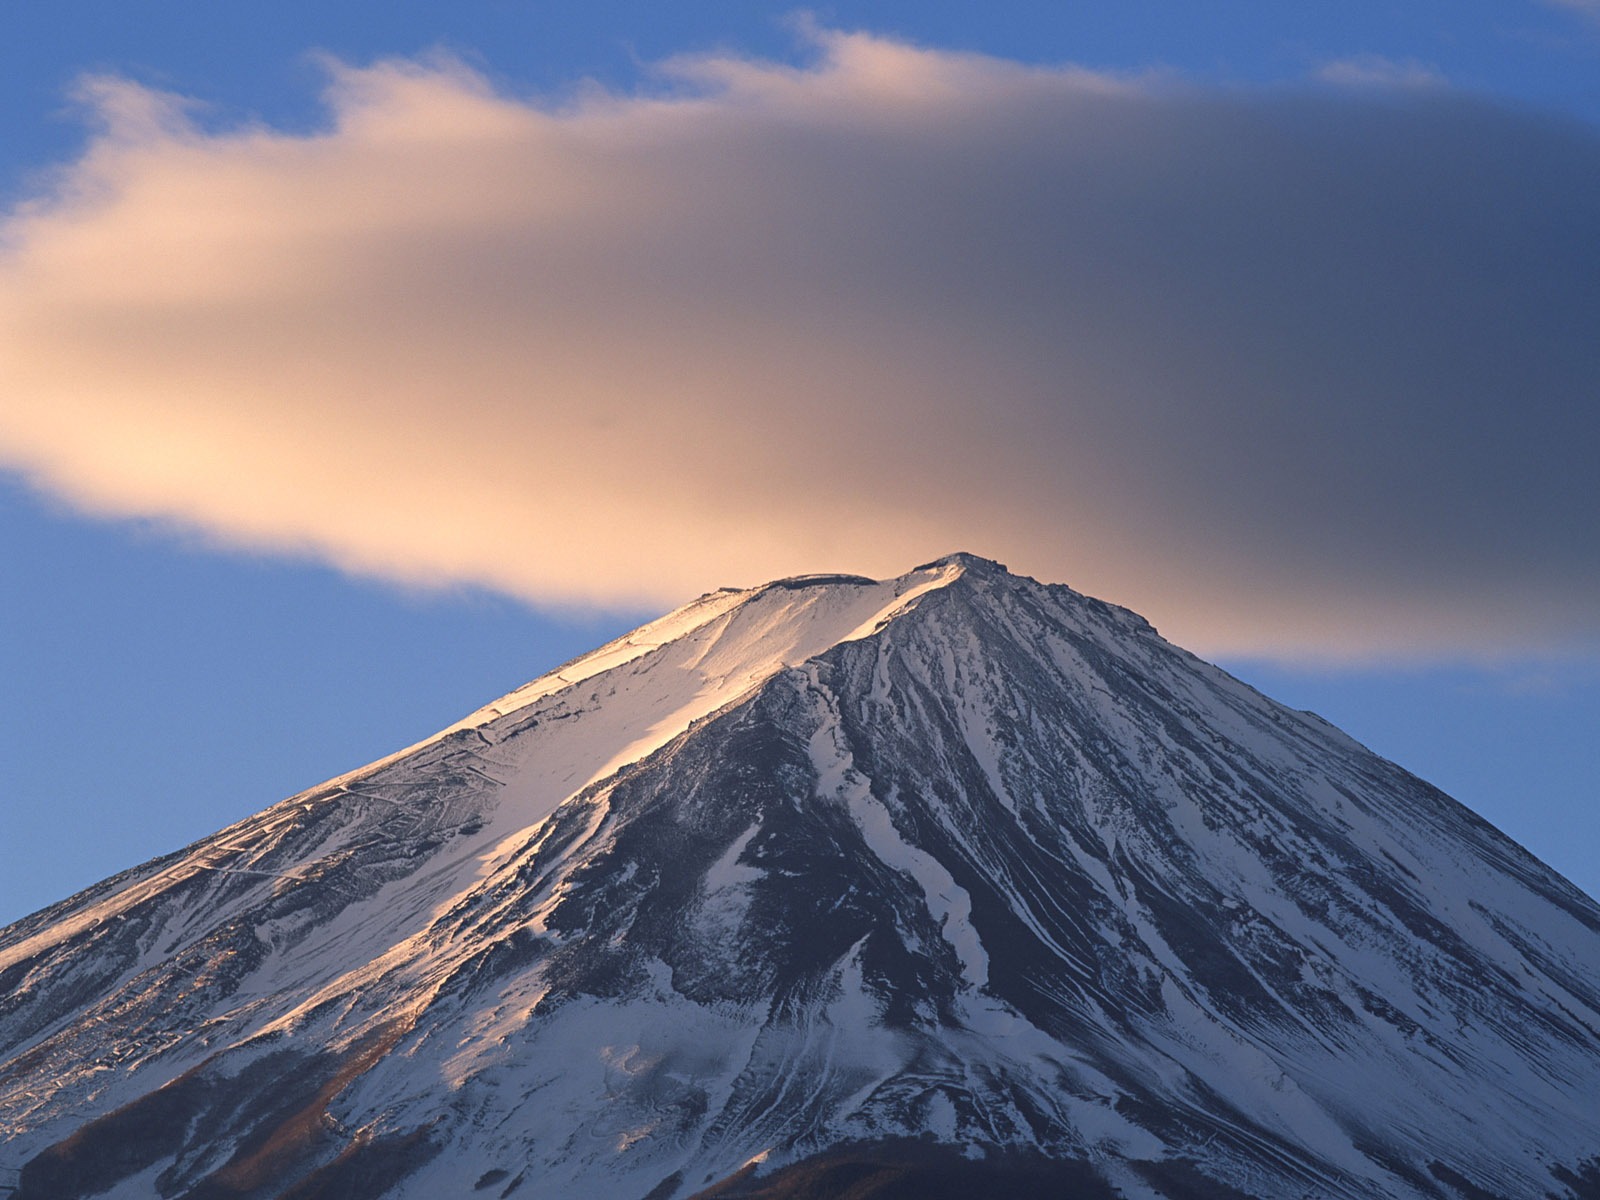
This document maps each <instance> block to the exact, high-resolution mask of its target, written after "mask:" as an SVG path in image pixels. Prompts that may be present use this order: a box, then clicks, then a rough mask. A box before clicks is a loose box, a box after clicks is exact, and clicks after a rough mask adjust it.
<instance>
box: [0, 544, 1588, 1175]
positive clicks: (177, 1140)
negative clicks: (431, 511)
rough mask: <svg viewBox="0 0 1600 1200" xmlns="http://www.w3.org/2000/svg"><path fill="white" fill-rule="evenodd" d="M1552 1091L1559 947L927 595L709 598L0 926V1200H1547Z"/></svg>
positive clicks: (1177, 689) (1086, 615)
mask: <svg viewBox="0 0 1600 1200" xmlns="http://www.w3.org/2000/svg"><path fill="white" fill-rule="evenodd" d="M1596 1096H1600V908H1597V906H1596V905H1595V904H1594V903H1593V902H1591V901H1590V900H1588V899H1587V898H1586V897H1584V896H1583V895H1582V894H1581V893H1579V892H1578V891H1577V890H1576V889H1574V888H1573V887H1571V886H1570V885H1569V884H1567V883H1566V882H1565V881H1564V880H1562V879H1561V878H1560V877H1559V876H1557V875H1555V874H1554V873H1553V872H1551V871H1550V870H1548V869H1547V868H1546V867H1544V866H1543V865H1542V864H1540V863H1539V862H1537V861H1536V860H1535V859H1533V858H1532V857H1531V856H1529V855H1528V854H1527V853H1526V852H1524V851H1523V850H1522V849H1520V848H1519V847H1518V846H1516V845H1514V844H1513V843H1511V842H1509V841H1508V840H1507V839H1506V838H1505V837H1503V836H1502V835H1501V834H1499V833H1498V832H1496V831H1495V830H1494V829H1492V828H1491V827H1489V826H1488V825H1486V824H1485V823H1483V822H1482V821H1480V820H1478V819H1477V818H1476V817H1474V816H1473V815H1472V814H1470V813H1468V812H1467V811H1466V810H1465V809H1463V808H1461V807H1460V806H1459V805H1457V804H1455V803H1454V802H1453V801H1451V800H1450V799H1449V798H1448V797H1446V796H1444V795H1442V794H1440V793H1439V792H1438V791H1436V790H1435V789H1433V788H1431V787H1429V786H1428V785H1427V784H1425V783H1423V782H1421V781H1420V780H1417V779H1415V778H1414V777H1412V776H1410V775H1408V774H1406V773H1405V772H1404V771H1402V770H1400V769H1399V768H1397V767H1395V766H1394V765H1392V764H1390V763H1388V762H1385V761H1383V760H1382V759H1379V758H1377V757H1376V756H1374V755H1372V754H1371V753H1370V752H1368V751H1366V750H1365V749H1363V748H1362V747H1361V746H1359V745H1358V744H1356V743H1355V742H1353V741H1352V740H1350V739H1349V738H1347V737H1345V736H1344V735H1343V734H1341V733H1339V732H1338V731H1337V730H1336V729H1334V728H1332V727H1331V726H1329V725H1328V724H1326V723H1325V722H1323V721H1321V720H1320V719H1319V718H1317V717H1315V716H1311V715H1309V714H1305V713H1299V712H1295V711H1292V710H1289V709H1286V708H1284V707H1282V706H1280V705H1278V704H1275V703H1274V702H1272V701H1270V700H1268V699H1266V698H1265V697H1263V696H1261V695H1259V694H1258V693H1256V692H1254V691H1252V690H1251V689H1250V688H1248V687H1245V686H1244V685H1242V684H1240V683H1238V682H1237V681H1235V680H1233V679H1232V678H1230V677H1229V676H1228V675H1226V674H1225V673H1223V672H1221V671H1219V670H1217V669H1216V668H1214V667H1211V666H1209V665H1207V664H1205V663H1203V662H1200V661H1199V660H1197V659H1195V658H1194V657H1193V656H1191V655H1189V654H1187V653H1185V652H1184V651H1182V650H1179V649H1177V648H1175V647H1173V646H1171V645H1169V644H1167V643H1166V642H1164V641H1162V640H1161V638H1160V637H1158V636H1157V635H1156V633H1155V631H1154V630H1152V629H1151V628H1150V627H1149V626H1148V625H1147V624H1146V623H1145V622H1143V621H1142V620H1141V619H1139V618H1138V617H1137V616H1135V615H1133V614H1132V613H1129V612H1127V611H1125V610H1122V609H1118V608H1115V607H1113V606H1110V605H1106V604H1103V603H1100V602H1098V601H1095V600H1091V599H1089V598H1087V597H1084V596H1081V595H1079V594H1077V593H1075V592H1073V591H1071V590H1070V589H1068V588H1065V587H1059V586H1046V585H1042V584H1039V583H1036V582H1034V581H1033V580H1030V579H1024V578H1019V577H1016V576H1013V575H1010V574H1008V573H1006V572H1005V571H1004V569H1003V568H1001V567H999V566H998V565H997V564H994V563H989V562H985V561H984V560H981V559H975V558H972V557H970V556H965V555H958V556H955V557H952V558H949V559H944V560H940V561H939V562H936V563H932V564H929V565H928V566H926V567H922V568H919V569H917V570H916V571H912V572H910V573H909V574H907V575H905V576H903V577H901V578H899V579H894V580H887V581H883V582H874V581H871V580H865V579H860V578H855V577H850V576H826V577H809V578H802V579H794V580H784V581H780V582H778V583H774V584H769V585H767V586H766V587H762V588H756V589H753V590H750V591H735V590H724V591H721V592H715V593H710V594H708V595H706V596H704V597H702V598H701V599H700V600H698V601H696V602H694V603H693V604H690V605H688V606H686V607H685V608H684V609H681V610H679V611H678V612H676V613H673V614H670V615H669V616H667V617H664V618H662V619H661V620H660V621H658V622H654V623H653V624H651V625H647V626H644V627H643V628H641V629H640V630H637V631H635V632H634V633H633V634H630V635H628V636H627V637H625V638H623V639H619V640H618V641H617V642H614V643H612V644H611V645H609V646H606V647H602V648H601V649H600V650H598V651H596V652H595V653H594V654H591V655H589V656H586V657H585V658H583V659H579V660H577V661H575V662H573V663H570V664H568V665H567V666H566V667H563V668H561V669H560V670H559V671H556V672H553V673H552V674H550V675H548V676H545V677H544V678H542V679H540V680H536V681H535V682H534V683H531V684H529V685H528V686H527V687H525V688H522V689H519V690H518V691H516V692H513V693H511V694H510V695H509V696H506V697H503V698H502V699H501V700H499V701H497V702H495V703H494V704H492V705H490V706H488V707H486V708H485V709H482V710H480V711H479V712H477V713H474V714H472V715H471V716H470V717H468V718H466V719H465V720H463V721H462V722H460V723H458V724H457V725H456V726H454V727H452V728H451V729H450V730H447V731H445V732H444V733H442V734H440V735H439V736H438V737H436V738H434V739H432V740H430V741H428V742H426V743H423V744H421V745H419V746H416V747H412V748H411V749H409V750H407V751H404V752H402V753H400V754H398V755H395V756H393V757H392V758H390V759H386V760H384V761H382V762H379V763H376V764H373V765H372V766H370V767H367V768H365V769H363V770H360V771H357V772H354V773H353V774H351V775H348V776H345V777H343V778H341V779H338V780H334V781H332V782H330V783H329V784H326V785H324V786H323V787H321V788H317V789H314V790H312V791H310V792H307V793H305V794H303V795H300V796H296V797H293V798H292V799H290V800H287V801H285V802H284V803H283V804H280V805H278V806H276V807H274V808H272V809H269V810H267V811H266V812H264V813H262V814H260V815H259V816H257V817H254V818H251V819H250V820H247V821H244V822H242V823H240V824H239V825H236V826H234V827H232V828H230V829H227V830H224V831H223V832H222V833H220V834H218V835H216V836H215V837H213V838H209V839H207V840H205V841H203V842H200V843H197V844H196V845H194V846H191V847H189V848H188V849H186V850H184V851H181V852H179V853H177V854H174V855H171V856H169V857H167V858H164V859H160V860H157V861H156V862H152V863H149V864H146V865H145V866H143V867H139V868H137V869H135V870H133V871H130V872H127V873H125V874H124V875H121V876H118V877H116V878H114V879H111V880H108V881H107V882H106V883H104V884H102V885H100V886H99V887H97V888H94V889H91V890H90V891H88V892H85V893H83V894H81V895H79V896H76V897H74V898H72V899H71V900H68V901H66V902H64V903H62V904H60V905H57V906H55V907H54V908H52V909H48V910H46V911H45V912H42V913H39V914H37V915H36V916H33V917H30V918H28V919H27V920H24V921H22V922H19V923H18V924H16V925H14V926H12V927H10V928H9V929H7V930H5V931H3V933H0V1138H3V1139H4V1141H3V1142H0V1167H5V1166H9V1167H11V1168H15V1169H18V1170H20V1172H21V1174H20V1182H21V1187H20V1195H21V1196H22V1197H25V1198H26V1200H45V1198H49V1200H57V1198H66V1197H85V1196H90V1195H103V1194H109V1195H112V1196H118V1197H148V1196H151V1195H159V1196H163V1197H186V1198H192V1200H199V1198H212V1197H215V1198H219V1200H220V1198H223V1197H243V1196H250V1197H280V1196H281V1197H299V1198H305V1197H341V1198H360V1197H373V1198H376V1197H413V1198H431V1197H439V1196H457V1195H460V1196H465V1195H483V1196H486V1197H489V1196H495V1197H500V1196H504V1197H509V1196H513V1195H522V1196H538V1197H540V1198H541V1200H562V1198H565V1197H582V1198H583V1200H589V1198H591V1197H596V1196H602V1197H613V1196H615V1197H646V1196H648V1197H650V1198H651V1200H667V1198H669V1197H677V1198H685V1197H690V1196H701V1195H703V1196H707V1197H711V1196H718V1197H728V1198H733V1197H751V1198H755V1197H760V1198H763V1200H778V1198H780V1197H783V1198H798V1197H817V1198H821V1197H869V1196H870V1197H880V1198H884V1197H894V1196H912V1195H915V1196H918V1197H924V1198H925V1197H929V1196H936V1195H942V1194H946V1193H948V1194H951V1195H957V1194H959V1195H963V1196H981V1195H985V1194H992V1195H1016V1194H1029V1193H1037V1194H1052V1195H1063V1196H1079V1197H1084V1198H1085V1200H1099V1197H1102V1196H1110V1195H1118V1194H1120V1195H1122V1196H1126V1197H1157V1196H1165V1197H1182V1196H1194V1197H1261V1198H1276V1197H1302V1196H1307V1195H1310V1196H1318V1197H1369V1198H1374V1200H1376V1198H1379V1197H1382V1198H1394V1197H1399V1198H1413V1197H1463V1198H1468V1200H1476V1198H1478V1197H1483V1196H1529V1197H1544V1196H1547V1195H1548V1196H1556V1197H1579V1198H1584V1197H1596V1196H1600V1118H1597V1116H1596V1109H1595V1097H1596ZM940 1189H943V1191H941V1190H940Z"/></svg>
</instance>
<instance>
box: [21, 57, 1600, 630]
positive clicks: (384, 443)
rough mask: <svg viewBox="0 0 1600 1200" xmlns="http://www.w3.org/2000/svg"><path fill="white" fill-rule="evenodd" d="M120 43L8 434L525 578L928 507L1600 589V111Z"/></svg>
mask: <svg viewBox="0 0 1600 1200" xmlns="http://www.w3.org/2000/svg"><path fill="white" fill-rule="evenodd" d="M330 69H331V84H330V88H329V91H328V109H329V113H330V120H329V124H328V126H327V128H326V129H325V130H323V131H321V132H318V133H315V134H309V135H308V134H300V133H295V134H290V133H283V132H279V131H275V130H272V129H267V128H244V129H236V130H230V131H223V132H216V131H211V130H206V129H204V128H202V127H200V126H197V125H195V124H193V123H191V122H190V120H189V119H188V117H187V116H186V113H185V109H184V107H183V105H182V104H180V103H178V102H176V101H173V100H171V99H170V98H165V97H162V96H159V95H156V94H152V93H151V92H149V91H147V90H144V89H142V88H139V87H137V86H135V85H132V84H128V83H124V82H117V81H101V82H99V83H96V84H94V85H92V87H91V88H90V92H91V93H92V95H91V98H92V100H93V102H94V103H95V105H96V106H97V110H98V113H99V114H100V117H101V118H102V120H103V121H104V129H103V131H102V132H100V133H99V134H98V136H97V137H96V138H95V139H94V140H93V141H92V143H91V145H90V147H89V149H88V150H87V152H86V153H85V155H84V156H83V158H82V159H81V160H80V161H79V162H77V163H75V164H72V165H71V166H70V167H68V168H66V169H64V170H63V171H62V172H61V173H60V175H59V176H58V177H57V178H56V179H55V181H54V182H53V184H52V186H51V188H50V189H49V190H48V192H47V193H45V194H43V195H41V196H40V197H39V198H38V199H36V200H35V201H33V202H31V203H30V204H28V205H26V206H24V207H22V208H20V209H18V210H16V211H14V212H13V213H12V214H11V215H10V217H9V219H8V220H7V221H6V223H5V225H4V227H3V231H0V236H3V239H4V243H3V244H4V252H3V253H4V257H3V262H0V327H3V329H4V331H5V332H4V338H5V347H6V348H5V352H4V355H3V357H0V392H3V394H4V395H5V397H6V401H5V403H4V405H3V407H0V463H5V464H9V465H10V466H11V467H13V468H14V469H16V470H19V471H21V472H23V473H24V474H25V475H26V476H27V477H28V478H29V479H31V480H32V481H33V482H34V483H35V485H36V486H38V487H40V488H42V489H46V490H48V491H50V492H52V493H54V494H57V495H59V496H63V497H66V498H68V499H69V500H71V501H72V502H74V503H76V504H77V505H79V506H81V507H83V508H85V509H87V510H90V511H93V512H98V513H103V514H113V515H131V514H137V515H146V516H158V517H166V518H171V519H173V520H176V521H178V522H181V523H183V524H185V525H187V526H190V527H194V528H198V529H201V530H204V531H207V532H209V533H210V534H211V535H213V536H215V537H216V538H218V539H221V540H222V541H224V542H226V543H230V544H238V545H245V546H250V547H258V548H265V549H269V550H275V551H287V552H294V553H306V554H311V555H315V556H319V557H321V558H324V559H327V560H329V561H332V562H335V563H337V564H339V565H341V566H343V567H345V568H347V569H350V570H353V571H358V572H365V573H371V574H375V575H380V576H385V577H390V578H394V579H399V580H405V581H413V582H420V583H424V584H432V583H458V582H468V583H473V584H481V585H486V586H489V587H493V588H497V589H501V590H503V591H506V592H509V593H512V594H515V595H519V596H523V597H526V598H528V599H530V600H533V601H536V602H546V603H568V602H577V603H591V602H599V603H633V602H652V603H663V604H664V603H667V602H671V601H674V600H677V599H681V598H683V597H685V596H687V595H690V594H693V593H695V592H697V591H700V590H704V589H705V588H706V587H710V586H715V585H720V584H726V583H750V582H754V581H756V580H759V579H763V578H768V577H771V576H775V575H782V574H790V573H795V572H799V571H807V570H821V569H843V570H856V571H862V572H865V573H868V574H884V573H891V572H898V571H901V570H904V569H905V568H907V567H908V566H910V565H911V564H913V563H915V562H918V561H921V560H923V559H926V558H930V557H933V556H934V555H937V554H939V553H943V552H945V551H947V550H950V549H953V548H965V549H971V550H975V551H977V552H980V553H985V554H989V555H992V556H994V557H998V558H1001V559H1004V560H1006V561H1007V562H1009V563H1010V564H1011V565H1012V566H1013V567H1014V568H1017V569H1021V570H1025V571H1028V572H1030V573H1032V574H1036V575H1039V576H1040V577H1043V578H1050V579H1060V580H1064V581H1066V582H1069V583H1072V584H1073V585H1074V586H1076V587H1079V588H1080V589H1082V590H1086V591H1090V592H1093V593H1096V594H1100V595H1103V596H1106V597H1107V598H1110V599H1115V600H1119V601H1121V602H1123V603H1127V604H1130V605H1132V606H1133V607H1136V608H1138V609H1139V610H1141V611H1143V612H1145V613H1146V614H1147V615H1149V616H1150V617H1151V618H1152V619H1153V620H1155V621H1156V623H1157V624H1158V625H1159V626H1160V627H1161V628H1162V629H1163V631H1164V632H1166V633H1168V634H1169V636H1173V637H1175V638H1178V639H1180V640H1184V641H1186V642H1187V643H1189V644H1192V645H1196V646H1198V647H1202V648H1205V649H1208V650H1213V651H1216V650H1234V651H1239V650H1257V651H1269V652H1285V653H1299V654H1306V653H1324V654H1335V655H1337V654H1343V653H1363V652H1391V651H1394V650H1397V649H1406V648H1410V649H1420V650H1425V651H1432V650H1445V651H1450V650H1460V649H1463V648H1472V647H1480V648H1489V649H1494V648H1500V647H1503V648H1511V647H1521V646H1527V645H1534V644H1540V643H1550V642H1561V641H1562V640H1564V639H1566V640H1570V639H1577V638H1586V637H1593V636H1594V635H1595V634H1596V632H1597V629H1600V604H1597V603H1596V596H1597V595H1600V503H1596V490H1597V489H1596V484H1595V476H1594V467H1593V454H1594V449H1593V448H1594V446H1595V445H1597V444H1600V416H1597V413H1596V409H1597V405H1596V403H1595V400H1596V387H1597V380H1600V333H1597V330H1600V298H1597V297H1600V292H1597V289H1600V284H1597V280H1600V259H1597V257H1596V256H1597V254H1600V189H1596V188H1595V187H1594V186H1593V181H1594V180H1595V179H1597V178H1600V139H1597V137H1596V135H1595V131H1594V130H1592V129H1589V128H1587V127H1582V126H1576V125H1571V124H1562V123H1558V122H1556V121H1554V120H1546V119H1543V118H1540V117H1537V116H1532V115H1528V114H1523V113H1513V112H1508V111H1504V110H1500V109H1497V108H1495V107H1494V106H1492V105H1490V104H1487V103H1484V102H1480V101H1473V100H1470V99H1466V98H1463V97H1461V96H1459V95H1457V94H1455V93H1452V92H1450V91H1448V90H1447V89H1445V88H1443V87H1437V88H1430V89H1421V90H1413V91H1404V90H1394V89H1384V88H1378V89H1375V90H1371V89H1365V88H1363V89H1356V90H1354V91H1352V90H1350V89H1344V88H1338V89H1317V88H1309V87H1308V88H1307V89H1306V90H1304V91H1300V92H1291V91H1282V90H1279V91H1265V92H1244V91H1227V90H1209V91H1208V90H1202V89H1198V88H1194V87H1189V86H1185V85H1183V84H1181V83H1178V82H1175V81H1172V80H1159V79H1157V80H1124V79H1113V78H1107V77H1104V76H1098V75H1094V74H1091V73H1088V72H1084V71H1079V70H1073V69H1061V70H1042V69H1037V68H1029V67H1024V66H1020V65H1017V64H1012V63H1008V62H1003V61H998V60H993V59H987V58H981V57H975V56H958V55H952V54H946V53H936V52H931V51H925V50H920V49H916V48H912V47H908V46H903V45H898V44H895V43H892V42H886V41H882V40H878V39H874V38H870V37H866V36H858V35H841V34H831V33H823V34H820V35H819V52H818V61H817V62H816V63H815V64H814V65H811V66H809V67H804V68H796V67H791V66H782V65H775V64H768V63H761V62H752V61H746V60H740V59H734V58H706V59H694V60H683V61H679V62H675V63H672V64H669V66H668V72H667V74H668V78H667V84H666V86H664V87H663V88H662V89H661V90H659V91H657V92H654V93H649V94H640V95H615V94H607V93H592V94H588V95H585V96H584V97H583V98H581V99H580V100H578V101H576V102H574V103H572V104H571V105H569V106H567V107H561V108H552V107H548V106H544V105H541V104H539V103H537V102H530V101H528V100H525V99H520V98H517V97H512V96H507V95H504V94H500V93H497V92H496V91H495V90H494V89H492V88H491V87H490V86H489V85H488V84H487V83H485V82H484V81H483V80H482V79H480V78H479V77H477V76H475V75H474V74H473V73H471V72H470V71H468V70H466V69H465V68H463V67H461V66H459V65H458V64H453V63H450V62H448V61H438V62H428V63H416V62H388V63H380V64H378V65H376V66H372V67H368V68H362V69H357V68H351V67H346V66H341V65H337V64H335V65H333V66H332V67H331V68H330Z"/></svg>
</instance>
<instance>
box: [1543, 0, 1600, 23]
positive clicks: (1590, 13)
mask: <svg viewBox="0 0 1600 1200" xmlns="http://www.w3.org/2000/svg"><path fill="white" fill-rule="evenodd" d="M1544 2H1545V3H1546V4H1548V5H1549V6H1550V7H1551V8H1564V9H1566V10H1567V11H1568V12H1575V13H1578V14H1580V15H1581V16H1585V17H1588V18H1590V19H1591V20H1595V21H1600V0H1544Z"/></svg>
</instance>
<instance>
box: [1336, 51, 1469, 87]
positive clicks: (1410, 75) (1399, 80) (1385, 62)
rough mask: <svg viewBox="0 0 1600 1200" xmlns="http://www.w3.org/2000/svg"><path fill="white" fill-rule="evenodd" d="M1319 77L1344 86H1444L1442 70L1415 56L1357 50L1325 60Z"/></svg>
mask: <svg viewBox="0 0 1600 1200" xmlns="http://www.w3.org/2000/svg"><path fill="white" fill-rule="evenodd" d="M1316 77H1317V78H1318V79H1320V80H1321V81H1322V82H1324V83H1334V84H1339V85H1340V86H1343V87H1379V88H1427V87H1443V86H1444V85H1445V83H1446V80H1445V77H1444V74H1443V72H1441V71H1440V70H1439V68H1438V67H1436V66H1433V65H1432V64H1430V63H1424V62H1419V61H1417V60H1416V59H1414V58H1405V59H1393V58H1385V57H1383V56H1382V55H1381V54H1358V55H1356V56H1355V57H1353V58H1339V59H1335V60H1333V61H1332V62H1327V63H1324V64H1323V65H1322V66H1321V67H1319V68H1318V69H1317V72H1316Z"/></svg>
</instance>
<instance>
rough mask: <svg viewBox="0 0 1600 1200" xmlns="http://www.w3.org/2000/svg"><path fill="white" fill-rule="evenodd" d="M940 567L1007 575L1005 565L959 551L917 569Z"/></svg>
mask: <svg viewBox="0 0 1600 1200" xmlns="http://www.w3.org/2000/svg"><path fill="white" fill-rule="evenodd" d="M939 567H961V568H962V569H964V570H967V571H971V572H972V573H973V574H976V575H1007V574H1010V572H1009V571H1007V570H1006V566H1005V564H1004V563H999V562H995V560H994V559H992V558H984V557H983V556H982V555H978V554H972V553H970V552H968V551H966V550H957V551H956V552H955V553H954V554H946V555H943V556H942V557H940V558H936V559H934V560H933V561H932V562H926V563H923V564H922V565H921V566H920V567H917V568H915V570H917V571H927V570H935V569H937V568H939Z"/></svg>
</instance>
